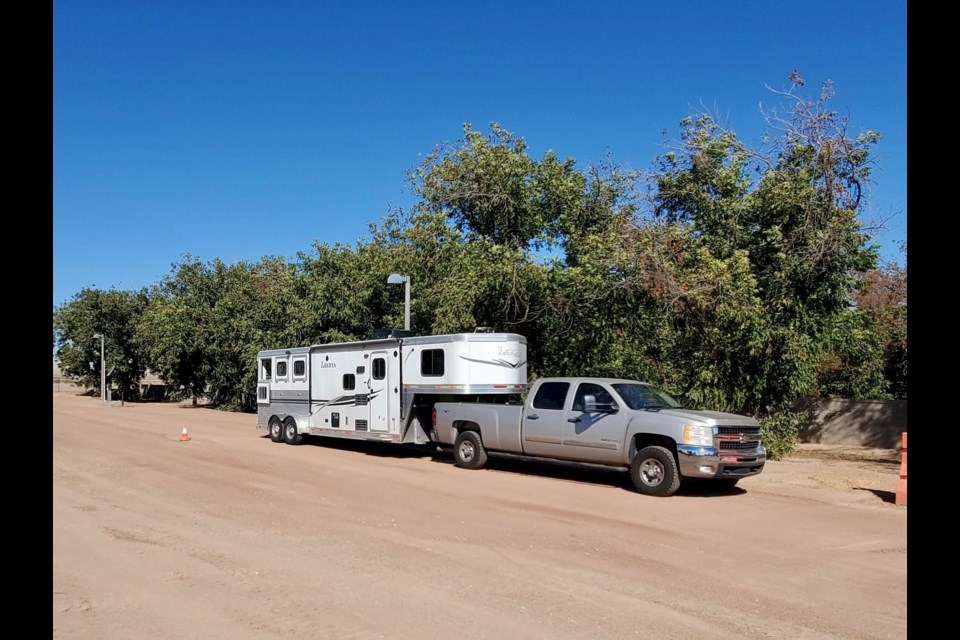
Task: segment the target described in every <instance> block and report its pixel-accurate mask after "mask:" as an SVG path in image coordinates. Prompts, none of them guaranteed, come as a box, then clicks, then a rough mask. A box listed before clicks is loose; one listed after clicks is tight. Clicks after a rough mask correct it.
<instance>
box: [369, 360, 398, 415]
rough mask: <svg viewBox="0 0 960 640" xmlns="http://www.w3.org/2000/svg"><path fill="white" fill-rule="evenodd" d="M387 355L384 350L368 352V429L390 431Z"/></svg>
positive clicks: (389, 376) (389, 379) (389, 382)
mask: <svg viewBox="0 0 960 640" xmlns="http://www.w3.org/2000/svg"><path fill="white" fill-rule="evenodd" d="M388 360H389V355H388V353H387V352H386V351H374V352H373V353H371V354H370V377H369V378H368V379H367V387H368V388H369V390H370V395H369V404H370V431H380V432H385V431H390V426H391V417H393V416H391V415H390V414H391V411H390V391H391V389H390V384H391V375H390V368H389V367H388V366H387V361H388Z"/></svg>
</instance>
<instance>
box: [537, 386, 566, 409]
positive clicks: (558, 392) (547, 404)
mask: <svg viewBox="0 0 960 640" xmlns="http://www.w3.org/2000/svg"><path fill="white" fill-rule="evenodd" d="M569 389H570V383H569V382H544V383H543V384H542V385H540V388H539V389H537V395H536V396H535V397H534V398H533V407H534V408H535V409H556V410H559V409H563V401H564V400H566V399H567V390H569Z"/></svg>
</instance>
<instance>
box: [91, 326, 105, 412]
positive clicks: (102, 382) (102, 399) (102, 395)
mask: <svg viewBox="0 0 960 640" xmlns="http://www.w3.org/2000/svg"><path fill="white" fill-rule="evenodd" d="M93 337H94V338H100V402H106V401H107V370H106V368H105V367H104V364H103V334H100V333H95V334H93Z"/></svg>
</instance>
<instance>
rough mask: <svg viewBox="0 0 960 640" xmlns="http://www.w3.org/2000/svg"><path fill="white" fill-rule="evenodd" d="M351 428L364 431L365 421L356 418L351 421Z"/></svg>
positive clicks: (365, 428)
mask: <svg viewBox="0 0 960 640" xmlns="http://www.w3.org/2000/svg"><path fill="white" fill-rule="evenodd" d="M353 428H354V429H355V430H357V431H366V430H367V421H366V420H356V421H354V423H353Z"/></svg>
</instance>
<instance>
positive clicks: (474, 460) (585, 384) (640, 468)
mask: <svg viewBox="0 0 960 640" xmlns="http://www.w3.org/2000/svg"><path fill="white" fill-rule="evenodd" d="M433 429H434V431H435V434H434V436H435V437H436V439H437V440H438V441H439V442H440V443H441V444H445V445H452V446H453V456H454V461H455V463H456V465H457V466H459V467H463V468H466V469H480V468H481V467H483V466H484V465H485V464H486V462H487V452H488V451H491V452H502V453H509V454H516V455H522V456H530V457H537V458H552V459H560V460H572V461H577V462H587V463H593V464H602V465H609V466H618V467H624V468H627V469H629V470H630V479H631V480H632V482H633V486H634V487H635V488H636V490H637V491H638V492H640V493H643V494H646V495H651V496H670V495H673V494H674V493H675V492H676V491H677V489H678V488H679V487H680V483H681V481H683V480H685V479H688V478H696V479H709V480H711V481H712V482H716V483H718V484H723V485H725V486H728V487H729V486H733V485H735V484H736V483H737V481H738V480H740V478H746V477H748V476H753V475H756V474H758V473H760V472H761V471H763V465H764V463H765V462H766V459H767V452H766V449H764V447H763V445H762V444H761V443H760V423H759V422H757V421H756V420H755V419H753V418H748V417H746V416H741V415H736V414H732V413H720V412H717V411H695V410H691V409H684V408H682V406H681V405H680V403H679V402H677V401H676V400H675V399H674V398H672V397H671V396H670V395H669V394H667V393H666V392H664V391H662V390H661V389H658V388H656V387H654V386H652V385H649V384H645V383H642V382H636V381H633V380H619V379H613V378H542V379H540V380H537V381H536V382H535V383H534V384H533V386H532V387H531V388H530V392H529V394H528V395H527V400H526V403H525V404H522V405H520V404H515V405H510V404H487V403H482V402H480V403H478V402H470V403H463V402H438V403H436V404H435V405H434V408H433Z"/></svg>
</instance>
